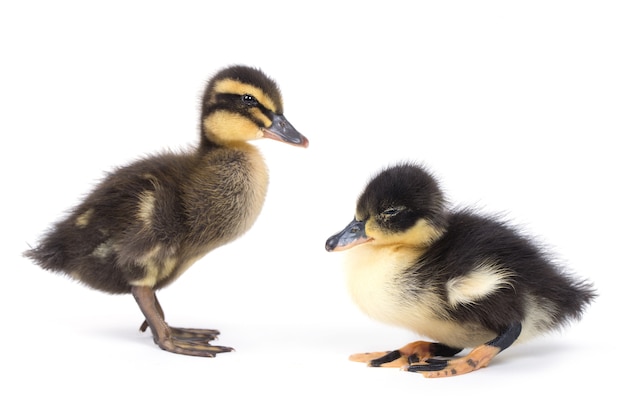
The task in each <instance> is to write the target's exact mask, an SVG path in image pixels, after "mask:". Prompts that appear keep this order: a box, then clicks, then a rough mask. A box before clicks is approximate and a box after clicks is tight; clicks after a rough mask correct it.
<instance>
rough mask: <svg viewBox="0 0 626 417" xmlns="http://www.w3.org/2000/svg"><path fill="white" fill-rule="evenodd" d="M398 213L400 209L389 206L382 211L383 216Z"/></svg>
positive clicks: (391, 215)
mask: <svg viewBox="0 0 626 417" xmlns="http://www.w3.org/2000/svg"><path fill="white" fill-rule="evenodd" d="M398 213H400V209H399V208H396V207H391V208H388V209H386V210H384V211H383V213H382V214H383V216H385V217H393V216H395V215H396V214H398Z"/></svg>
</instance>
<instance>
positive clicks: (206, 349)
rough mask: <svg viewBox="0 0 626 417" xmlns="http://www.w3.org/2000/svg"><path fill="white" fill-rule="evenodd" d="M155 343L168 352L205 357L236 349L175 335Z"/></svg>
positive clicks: (157, 340) (212, 356) (156, 340)
mask: <svg viewBox="0 0 626 417" xmlns="http://www.w3.org/2000/svg"><path fill="white" fill-rule="evenodd" d="M155 343H156V344H157V345H158V346H159V347H160V348H161V349H163V350H165V351H168V352H172V353H179V354H181V355H189V356H202V357H205V358H214V357H215V355H217V354H218V353H224V352H232V351H233V350H234V349H233V348H231V347H228V346H214V345H211V344H209V343H206V342H203V341H195V340H186V339H177V338H175V337H171V338H167V339H162V340H159V339H155Z"/></svg>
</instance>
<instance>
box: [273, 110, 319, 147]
mask: <svg viewBox="0 0 626 417" xmlns="http://www.w3.org/2000/svg"><path fill="white" fill-rule="evenodd" d="M262 131H263V137H264V138H267V139H275V140H279V141H281V142H287V143H289V144H291V145H295V146H301V147H303V148H306V147H307V146H309V140H308V139H307V138H305V137H304V135H302V134H301V133H300V132H298V131H297V130H296V128H295V127H293V125H292V124H291V123H289V120H287V119H286V118H285V116H283V115H282V114H274V115H273V117H272V124H271V125H270V127H266V128H263V129H262Z"/></svg>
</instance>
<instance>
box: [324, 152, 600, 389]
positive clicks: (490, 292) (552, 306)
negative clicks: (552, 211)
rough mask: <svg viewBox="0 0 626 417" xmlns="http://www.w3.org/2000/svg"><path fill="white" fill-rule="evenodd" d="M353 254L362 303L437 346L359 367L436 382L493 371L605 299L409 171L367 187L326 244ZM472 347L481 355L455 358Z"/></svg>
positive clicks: (418, 170) (352, 286) (352, 281)
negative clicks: (392, 369) (501, 356)
mask: <svg viewBox="0 0 626 417" xmlns="http://www.w3.org/2000/svg"><path fill="white" fill-rule="evenodd" d="M350 248H352V249H350ZM346 249H350V251H349V252H348V253H347V254H346V255H347V259H346V261H347V265H346V266H347V282H348V288H349V291H350V293H351V295H352V297H353V299H354V301H355V302H356V304H357V305H358V306H359V307H360V308H361V309H362V310H363V311H364V312H365V313H366V314H368V315H369V316H371V317H373V318H375V319H377V320H380V321H382V322H386V323H389V324H393V325H397V326H402V327H405V328H408V329H410V330H412V331H414V332H416V333H418V334H420V335H422V336H426V337H428V338H430V339H432V340H433V341H434V342H427V341H417V342H413V343H410V344H408V345H406V346H404V347H402V348H400V349H397V350H393V351H390V352H376V353H364V354H356V355H352V356H351V359H352V360H355V361H359V362H367V363H368V364H369V365H370V366H399V367H403V369H405V370H407V371H411V372H421V373H422V374H423V375H424V376H426V377H442V376H452V375H461V374H465V373H468V372H471V371H474V370H477V369H479V368H482V367H485V366H487V365H488V364H489V363H490V361H491V360H492V359H493V358H494V357H495V356H496V355H497V354H498V353H499V352H501V351H502V350H504V349H506V348H508V347H509V346H510V345H511V344H513V343H514V342H516V341H523V340H527V339H529V338H531V337H533V336H536V335H539V334H541V333H544V332H548V331H551V330H555V329H558V328H560V327H562V326H563V325H565V324H566V323H567V322H569V321H571V320H574V319H580V318H581V316H582V313H583V310H584V309H585V307H586V306H587V305H588V304H589V303H590V302H591V301H592V300H593V299H594V297H595V296H596V293H595V290H594V289H593V288H592V285H591V284H589V283H587V282H585V281H581V280H578V279H575V278H573V277H571V276H569V275H568V274H566V273H565V272H564V271H563V270H562V269H561V268H559V267H558V266H557V265H556V264H555V263H554V262H553V261H552V260H551V258H550V257H549V255H548V254H547V253H545V252H544V251H543V250H541V249H540V248H539V246H538V245H536V244H535V243H533V242H532V241H531V240H529V239H528V238H526V237H523V236H522V234H521V233H519V232H518V231H517V230H516V229H514V228H513V227H511V226H509V225H507V224H506V223H505V222H503V221H501V220H499V219H497V218H495V217H493V216H491V217H488V216H482V215H478V214H476V213H473V212H471V211H470V210H468V209H464V210H458V211H450V210H448V209H447V208H446V203H445V199H444V196H443V194H442V191H441V190H440V188H439V186H438V184H437V182H436V180H435V179H434V178H433V176H432V175H430V174H429V173H428V172H427V171H426V170H425V169H424V168H422V167H420V166H418V165H414V164H409V163H402V164H398V165H396V166H392V167H390V168H388V169H385V170H383V171H382V172H380V173H379V174H378V175H377V176H375V177H374V178H373V179H372V180H371V181H370V182H369V184H368V185H367V186H366V187H365V190H364V191H363V193H362V194H361V196H360V197H359V199H358V203H357V207H356V215H355V217H354V220H353V221H352V222H351V223H350V224H348V226H347V227H346V228H345V229H344V230H342V231H341V232H339V233H337V234H335V235H333V236H332V237H330V238H329V239H328V240H327V242H326V250H328V251H331V252H332V251H341V250H346ZM464 348H473V349H472V350H471V351H470V352H469V353H468V354H467V355H466V356H464V357H459V358H453V357H454V355H456V354H457V353H459V352H461V350H463V349H464Z"/></svg>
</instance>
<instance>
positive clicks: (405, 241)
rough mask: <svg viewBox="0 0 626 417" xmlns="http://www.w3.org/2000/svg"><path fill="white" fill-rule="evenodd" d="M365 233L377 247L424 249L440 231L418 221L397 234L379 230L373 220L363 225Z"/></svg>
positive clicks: (425, 221)
mask: <svg viewBox="0 0 626 417" xmlns="http://www.w3.org/2000/svg"><path fill="white" fill-rule="evenodd" d="M365 233H366V234H367V236H369V237H372V238H374V241H373V243H374V244H377V245H408V246H420V247H424V246H428V245H430V244H431V243H432V242H433V241H435V240H437V239H438V238H439V237H441V234H442V231H441V230H439V229H437V228H436V227H434V226H433V225H432V224H430V223H429V222H428V221H427V220H425V219H420V220H418V221H417V223H415V225H414V226H413V227H411V228H410V229H408V230H406V231H403V232H399V233H394V232H389V231H385V230H383V229H381V228H380V226H379V225H378V224H377V223H376V221H375V220H370V221H368V222H367V223H366V224H365Z"/></svg>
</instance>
